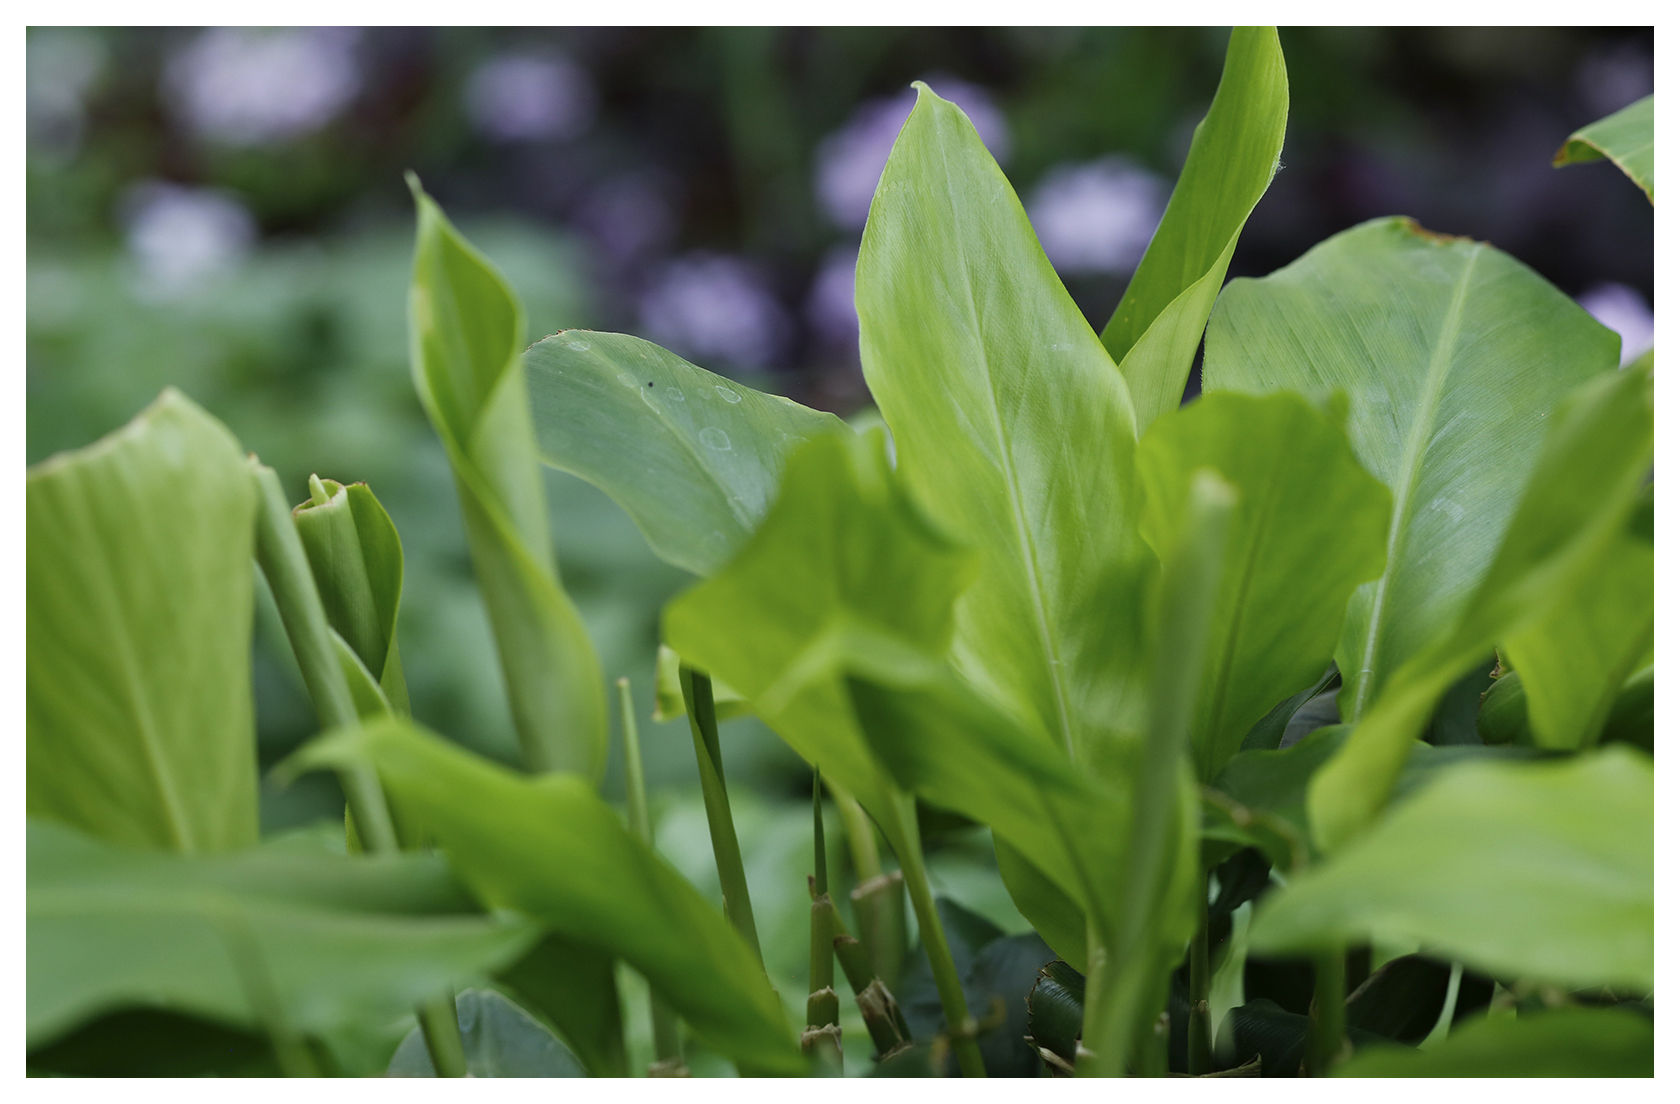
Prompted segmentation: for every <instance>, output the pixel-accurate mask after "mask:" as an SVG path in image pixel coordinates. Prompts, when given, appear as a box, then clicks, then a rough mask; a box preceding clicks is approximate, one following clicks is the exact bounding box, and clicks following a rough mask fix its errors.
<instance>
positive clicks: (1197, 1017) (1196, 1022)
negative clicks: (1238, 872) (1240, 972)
mask: <svg viewBox="0 0 1680 1104" xmlns="http://www.w3.org/2000/svg"><path fill="white" fill-rule="evenodd" d="M1201 882H1202V892H1201V894H1200V897H1201V917H1200V921H1199V923H1198V924H1197V926H1196V934H1195V936H1194V937H1193V938H1192V939H1191V940H1190V1038H1189V1040H1188V1043H1189V1047H1188V1049H1189V1063H1190V1074H1191V1076H1198V1077H1199V1076H1201V1075H1202V1074H1204V1073H1209V1072H1211V1071H1212V1069H1213V1024H1212V1023H1211V1022H1210V1018H1209V1014H1208V983H1209V980H1210V979H1209V975H1208V895H1207V890H1208V884H1207V874H1206V873H1205V872H1204V873H1203V875H1202V878H1201Z"/></svg>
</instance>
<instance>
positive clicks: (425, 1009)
mask: <svg viewBox="0 0 1680 1104" xmlns="http://www.w3.org/2000/svg"><path fill="white" fill-rule="evenodd" d="M418 1014H419V1017H420V1036H421V1038H423V1039H425V1040H426V1052H427V1053H428V1054H430V1055H431V1058H432V1070H433V1072H435V1073H436V1074H437V1075H438V1076H439V1077H465V1076H466V1075H467V1056H466V1053H465V1051H463V1050H462V1048H461V1024H460V1021H458V1020H457V1019H456V1018H455V999H454V998H453V997H452V996H450V995H449V994H447V993H445V994H444V995H443V996H441V997H436V998H434V999H432V1000H429V1001H427V1002H426V1003H425V1004H422V1005H421V1006H420V1010H419V1013H418Z"/></svg>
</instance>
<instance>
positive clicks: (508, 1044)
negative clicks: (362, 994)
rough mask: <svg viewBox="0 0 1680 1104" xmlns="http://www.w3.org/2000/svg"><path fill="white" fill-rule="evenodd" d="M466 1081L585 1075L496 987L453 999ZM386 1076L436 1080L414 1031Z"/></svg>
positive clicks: (572, 1057) (422, 1040)
mask: <svg viewBox="0 0 1680 1104" xmlns="http://www.w3.org/2000/svg"><path fill="white" fill-rule="evenodd" d="M455 1020H456V1022H457V1023H458V1024H459V1025H460V1028H461V1049H462V1051H463V1052H464V1053H465V1055H466V1059H467V1076H468V1077H587V1076H589V1075H588V1074H587V1073H585V1072H584V1069H583V1064H582V1063H581V1062H579V1061H578V1059H577V1055H575V1054H573V1053H572V1052H571V1051H569V1050H567V1049H566V1044H565V1043H562V1042H561V1041H560V1040H559V1039H557V1038H555V1036H554V1033H553V1032H552V1031H550V1030H549V1029H548V1028H546V1027H544V1026H543V1025H542V1024H541V1023H539V1022H538V1021H537V1020H536V1018H535V1017H533V1016H532V1015H531V1014H530V1013H529V1012H527V1011H525V1010H524V1009H523V1008H521V1007H519V1006H518V1005H517V1004H514V1003H513V1002H512V1001H510V1000H508V999H507V998H506V997H504V996H502V995H501V994H500V993H498V992H496V991H495V990H494V989H468V990H467V991H466V992H464V993H461V994H459V995H457V996H456V998H455ZM385 1076H386V1077H436V1076H437V1071H436V1070H435V1069H434V1068H433V1066H432V1056H431V1055H430V1054H428V1053H427V1051H426V1040H425V1038H424V1037H423V1036H422V1035H421V1034H420V1029H419V1028H418V1027H417V1028H415V1029H414V1030H413V1031H411V1032H409V1033H408V1036H407V1037H406V1038H405V1039H403V1041H402V1045H400V1046H398V1047H397V1052H396V1053H395V1054H393V1055H392V1056H391V1066H390V1068H389V1069H387V1070H386V1071H385Z"/></svg>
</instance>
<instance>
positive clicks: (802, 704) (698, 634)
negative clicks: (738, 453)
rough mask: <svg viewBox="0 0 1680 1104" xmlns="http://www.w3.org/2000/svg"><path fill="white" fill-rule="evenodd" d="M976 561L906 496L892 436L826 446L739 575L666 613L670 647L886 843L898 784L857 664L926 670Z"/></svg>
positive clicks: (794, 462)
mask: <svg viewBox="0 0 1680 1104" xmlns="http://www.w3.org/2000/svg"><path fill="white" fill-rule="evenodd" d="M971 577H972V570H971V560H970V558H969V557H968V556H967V555H965V554H964V553H963V552H962V551H961V550H959V549H958V548H956V547H955V546H953V545H952V544H951V543H950V542H949V541H948V540H947V539H946V538H945V537H944V536H942V535H941V534H940V533H939V532H938V531H937V530H935V529H934V528H933V527H932V526H930V525H929V523H928V522H927V521H926V520H925V519H924V517H923V516H922V514H921V512H920V511H919V510H918V509H917V508H916V507H915V505H914V504H913V503H912V502H911V501H910V499H909V498H908V496H907V495H906V493H905V491H904V489H903V487H902V486H901V482H900V479H899V477H898V476H897V475H896V474H895V473H894V472H893V470H892V468H891V466H890V464H889V462H888V460H887V454H886V443H885V437H884V435H883V434H882V433H881V432H880V431H878V430H877V431H873V432H871V433H869V434H867V435H866V436H862V437H857V436H849V435H848V436H842V435H839V434H835V435H825V436H821V437H818V438H816V439H815V440H812V441H810V442H807V443H806V444H805V445H804V446H803V447H802V448H801V449H800V450H799V451H798V452H795V453H794V454H793V456H792V457H791V458H790V459H789V460H788V466H787V473H786V475H785V476H784V478H783V483H782V493H781V495H780V496H779V497H778V498H777V499H776V502H775V504H774V505H772V506H771V508H770V512H769V514H768V515H766V517H765V519H764V522H763V524H762V525H760V526H759V528H758V531H757V532H756V533H754V534H753V536H752V537H751V538H750V539H749V540H748V542H747V544H746V546H745V547H744V548H743V549H742V550H741V551H740V553H739V554H738V555H737V556H736V557H735V559H734V560H732V561H731V562H730V563H729V565H728V566H727V567H725V568H724V569H723V570H722V571H720V572H718V573H717V574H716V575H714V576H712V577H711V578H710V579H708V580H706V581H705V582H703V583H701V584H699V585H698V586H696V587H694V588H693V589H691V590H689V591H687V592H685V593H683V594H681V595H679V596H678V597H676V598H675V599H673V600H672V601H671V603H670V604H669V605H667V606H666V607H665V615H664V634H663V635H664V637H665V639H666V640H667V641H668V642H669V643H670V645H671V647H672V648H673V649H675V650H676V651H677V652H678V653H679V654H681V656H682V657H683V659H684V660H685V661H687V662H689V663H692V664H693V665H694V666H695V667H696V669H698V670H702V671H705V672H707V673H708V674H712V675H714V676H716V677H718V678H721V679H724V680H725V681H727V682H728V683H729V684H730V685H731V686H733V687H735V688H736V690H737V691H738V692H739V693H740V694H742V695H743V696H744V697H745V698H746V699H747V700H748V701H749V702H751V703H752V705H753V708H754V711H755V712H756V713H757V714H758V716H759V717H760V718H762V719H763V720H764V722H765V723H766V724H768V725H769V726H770V727H771V728H772V729H773V730H775V732H776V733H777V734H778V735H779V736H781V737H782V738H783V739H784V740H786V741H787V742H788V744H789V745H790V746H792V747H793V749H794V750H795V751H797V752H799V754H800V755H802V756H804V757H805V759H806V760H807V761H808V762H811V763H813V764H815V765H816V766H817V767H818V768H820V769H821V770H822V773H823V776H824V777H825V778H832V779H834V780H835V781H836V782H838V783H839V784H840V785H841V786H842V787H844V788H845V789H846V790H848V791H850V792H851V793H852V794H853V795H854V796H855V797H857V799H858V800H859V801H860V802H861V803H862V804H863V805H864V807H865V808H867V809H868V810H869V811H870V812H871V813H872V814H873V815H874V816H875V817H876V819H877V822H878V823H880V824H881V827H882V830H883V831H884V832H886V833H887V837H888V841H889V842H890V843H891V844H892V845H893V848H894V850H895V851H897V850H899V849H900V848H901V847H903V846H905V845H906V844H907V842H908V841H907V840H906V839H905V838H904V836H903V835H902V832H901V831H900V830H899V828H898V827H896V826H895V824H894V817H893V815H892V809H893V807H894V801H893V797H892V792H891V791H892V786H891V782H890V779H889V778H886V777H884V776H883V775H882V773H881V770H880V767H879V765H878V764H877V762H876V759H875V757H874V755H873V754H872V753H871V751H870V748H869V745H868V744H867V743H866V742H865V739H864V736H863V734H862V733H861V732H860V731H859V730H858V726H857V723H856V721H855V720H854V718H853V716H852V709H851V706H850V705H849V703H848V702H847V699H846V695H845V687H844V683H843V681H842V678H843V676H844V674H845V673H846V671H847V669H848V665H849V664H852V663H863V664H866V665H868V666H867V668H866V669H869V670H874V669H877V668H879V669H885V670H900V671H911V670H926V669H929V668H930V667H934V666H936V665H937V664H938V662H939V657H942V656H943V655H945V654H946V652H947V650H948V649H949V647H950V641H951V634H952V614H951V606H952V602H953V601H954V599H955V598H956V595H957V594H958V593H960V592H961V590H962V588H963V586H964V584H965V583H966V582H967V581H968V579H969V578H971Z"/></svg>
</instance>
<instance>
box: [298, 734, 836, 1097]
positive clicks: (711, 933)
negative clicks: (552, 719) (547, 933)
mask: <svg viewBox="0 0 1680 1104" xmlns="http://www.w3.org/2000/svg"><path fill="white" fill-rule="evenodd" d="M293 762H294V763H295V765H296V766H298V767H301V768H310V767H327V766H331V767H343V766H345V765H347V764H351V763H367V764H370V765H372V766H373V767H374V768H375V769H376V770H377V771H378V774H379V779H380V781H381V783H383V785H384V786H385V789H386V790H387V792H389V793H390V794H391V795H392V796H393V798H394V799H395V800H397V801H398V802H400V803H401V804H402V805H403V806H404V807H405V808H407V809H410V810H412V811H413V812H414V813H415V815H417V816H418V817H419V818H420V819H421V820H422V821H423V822H424V823H425V825H426V828H427V830H428V831H429V832H430V833H431V834H432V836H433V838H435V839H436V840H437V842H438V846H439V847H440V848H442V849H443V851H444V852H445V854H447V855H448V856H449V860H450V863H451V865H452V866H453V867H454V869H455V870H456V873H457V875H458V876H459V877H460V878H461V879H462V880H463V881H464V882H466V883H467V884H468V885H469V886H471V887H472V889H473V891H474V892H475V893H476V894H477V895H478V896H479V898H480V899H481V900H482V901H483V902H484V903H485V905H486V906H488V907H490V908H497V909H517V910H519V911H520V912H523V913H525V914H526V915H529V916H532V917H535V918H536V919H538V920H540V921H541V922H542V923H543V924H544V925H546V926H547V927H548V928H550V929H552V930H553V931H555V932H557V933H559V934H560V935H562V936H564V937H565V938H567V939H569V940H572V941H574V942H577V943H582V944H586V945H589V946H593V947H597V948H600V949H601V951H603V952H604V953H610V954H613V955H616V956H618V957H620V958H623V959H624V960H625V961H626V962H628V963H629V964H630V965H631V966H633V967H635V969H636V970H637V971H638V972H640V973H641V974H642V975H643V976H644V977H646V978H647V979H648V982H649V984H650V985H652V986H653V988H654V989H655V991H657V992H658V993H659V994H660V995H661V996H662V997H664V998H665V999H666V1000H667V1001H668V1002H669V1003H670V1005H671V1006H672V1007H673V1008H675V1009H676V1010H677V1012H678V1013H679V1014H680V1015H681V1016H682V1017H683V1018H684V1019H685V1020H686V1021H687V1022H688V1024H689V1027H690V1029H691V1030H692V1031H693V1032H694V1034H695V1035H696V1036H697V1037H698V1038H699V1039H700V1040H701V1041H702V1042H704V1043H705V1044H706V1045H707V1046H709V1047H711V1048H713V1049H714V1050H716V1051H718V1052H719V1053H721V1054H725V1055H727V1056H729V1057H730V1058H733V1059H734V1060H735V1061H736V1062H737V1063H738V1064H740V1065H741V1066H742V1067H743V1068H744V1069H745V1070H753V1071H757V1072H764V1073H774V1074H783V1075H790V1074H796V1073H799V1072H802V1071H803V1069H804V1063H803V1060H802V1059H801V1057H800V1054H799V1050H798V1047H797V1046H796V1045H795V1043H794V1038H793V1034H792V1033H791V1032H790V1031H789V1030H788V1026H787V1019H786V1015H785V1013H784V1012H783V1010H782V1006H781V1002H780V1000H779V999H778V998H777V997H776V994H775V993H774V992H773V991H772V990H771V988H770V985H769V982H768V981H767V980H766V978H765V976H764V970H763V968H762V967H760V966H759V964H758V959H757V958H756V957H755V956H754V955H753V952H752V951H751V950H750V949H749V948H748V947H747V945H746V943H745V942H744V941H743V940H742V939H741V937H740V936H739V935H738V934H737V933H736V931H735V929H734V928H732V927H730V925H729V922H728V921H727V920H725V919H724V917H723V914H722V913H721V912H719V911H718V910H717V909H716V908H715V907H713V906H712V905H710V904H708V903H707V902H706V900H705V899H704V898H703V897H701V896H700V894H699V892H698V891H697V890H695V889H694V887H693V886H691V885H689V883H688V882H687V881H686V880H684V878H683V877H682V875H680V874H678V873H677V872H676V871H675V870H673V869H671V867H670V866H669V865H667V864H666V863H665V861H664V860H663V859H661V858H660V857H659V856H658V855H656V854H655V853H654V852H653V851H652V850H651V849H650V848H649V847H648V846H647V845H646V844H644V843H642V842H641V841H640V840H638V839H636V838H635V837H634V836H632V835H631V834H630V833H629V831H627V830H626V829H625V827H624V825H623V823H622V822H621V821H620V820H619V816H618V814H617V813H616V812H614V811H613V809H612V808H611V807H610V806H609V805H607V804H606V803H605V802H604V801H602V800H601V798H600V797H599V796H597V795H596V793H595V790H594V787H593V786H592V785H590V783H589V782H587V781H585V780H584V779H582V778H579V777H577V776H576V775H572V774H551V775H544V776H542V777H539V778H527V777H522V776H520V775H517V774H514V773H513V772H511V771H508V770H506V769H505V768H503V767H500V766H497V765H495V764H493V763H490V762H488V761H486V760H482V759H479V758H477V757H476V756H474V755H472V754H471V753H470V752H467V751H464V750H461V749H460V748H457V747H455V746H454V745H452V744H449V743H448V742H446V741H444V740H442V739H440V738H438V737H435V736H432V735H429V734H427V733H425V732H423V731H422V730H420V729H418V728H416V727H414V726H413V725H410V724H408V723H406V722H403V721H399V720H390V721H384V722H381V723H378V724H373V725H369V726H365V727H363V728H362V729H360V730H356V731H351V732H342V733H338V734H335V735H331V736H328V737H326V738H324V739H322V740H319V741H317V742H315V743H314V744H311V745H309V746H307V747H305V748H304V749H303V750H302V751H301V752H299V753H297V755H296V756H295V757H294V760H293Z"/></svg>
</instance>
